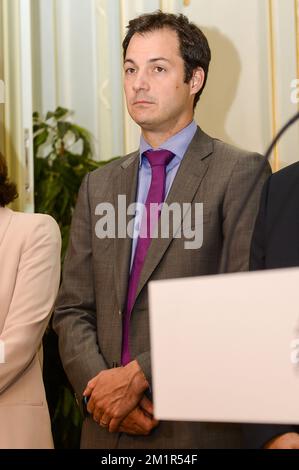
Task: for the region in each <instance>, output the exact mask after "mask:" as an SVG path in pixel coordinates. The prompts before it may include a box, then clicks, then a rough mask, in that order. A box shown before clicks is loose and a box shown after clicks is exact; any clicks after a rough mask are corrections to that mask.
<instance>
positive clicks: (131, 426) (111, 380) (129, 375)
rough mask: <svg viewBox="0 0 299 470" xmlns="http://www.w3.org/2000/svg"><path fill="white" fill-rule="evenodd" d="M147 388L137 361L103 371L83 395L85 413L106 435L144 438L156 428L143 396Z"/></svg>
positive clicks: (147, 402)
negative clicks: (90, 415)
mask: <svg viewBox="0 0 299 470" xmlns="http://www.w3.org/2000/svg"><path fill="white" fill-rule="evenodd" d="M148 387H149V384H148V382H147V380H146V378H145V376H144V374H143V372H142V370H141V368H140V366H139V364H138V362H137V361H132V362H130V363H129V364H127V365H126V366H125V367H117V368H113V369H107V370H104V371H102V372H100V373H99V374H98V375H96V376H95V377H94V378H93V379H91V380H90V381H89V382H88V384H87V387H86V389H85V390H84V392H83V395H84V396H87V397H89V401H88V405H87V410H88V412H89V413H91V414H92V416H93V419H94V420H95V421H96V422H97V423H99V424H100V425H101V426H103V427H107V429H108V430H109V432H116V431H118V432H126V433H128V434H134V435H137V434H141V435H147V434H149V433H150V432H151V430H152V429H153V428H154V427H156V426H157V425H158V421H157V420H155V419H154V418H153V405H152V403H151V401H150V400H148V399H147V398H146V397H145V396H144V392H145V390H146V389H147V388H148Z"/></svg>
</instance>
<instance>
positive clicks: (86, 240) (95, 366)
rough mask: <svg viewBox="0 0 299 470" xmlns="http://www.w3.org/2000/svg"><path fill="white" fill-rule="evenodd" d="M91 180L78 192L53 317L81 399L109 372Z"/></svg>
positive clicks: (63, 356) (63, 357) (65, 361)
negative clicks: (101, 327)
mask: <svg viewBox="0 0 299 470" xmlns="http://www.w3.org/2000/svg"><path fill="white" fill-rule="evenodd" d="M88 179H89V175H86V177H85V178H84V180H83V182H82V185H81V188H80V191H79V195H78V200H77V204H76V208H75V211H74V215H73V219H72V227H71V233H70V240H69V245H68V250H67V254H66V258H65V262H64V271H63V282H62V285H61V288H60V291H59V294H58V298H57V302H56V306H55V312H54V317H53V327H54V330H55V331H56V333H57V334H58V337H59V351H60V356H61V360H62V363H63V367H64V369H65V371H66V373H67V376H68V378H69V380H70V382H71V384H72V386H73V387H74V390H75V392H76V395H77V397H78V398H79V399H80V398H81V397H82V393H83V391H84V389H85V387H86V385H87V382H88V381H89V380H90V379H91V378H92V377H94V376H96V375H97V374H98V373H99V372H101V371H102V370H104V369H106V368H107V365H106V363H105V361H104V358H103V356H102V354H101V352H100V350H99V345H98V339H97V317H96V300H95V291H94V278H93V263H92V246H91V220H90V206H89V198H88Z"/></svg>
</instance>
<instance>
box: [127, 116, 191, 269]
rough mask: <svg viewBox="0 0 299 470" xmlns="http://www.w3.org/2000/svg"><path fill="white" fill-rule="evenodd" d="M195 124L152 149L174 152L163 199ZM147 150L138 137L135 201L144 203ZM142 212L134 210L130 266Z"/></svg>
mask: <svg viewBox="0 0 299 470" xmlns="http://www.w3.org/2000/svg"><path fill="white" fill-rule="evenodd" d="M196 129H197V125H196V123H195V121H192V122H191V123H190V124H189V125H188V126H187V127H185V128H184V129H182V130H181V131H180V132H178V133H177V134H175V135H173V136H172V137H170V138H169V139H168V140H166V142H164V143H163V144H161V146H160V147H159V148H158V149H154V150H161V149H164V150H169V151H170V152H172V153H174V155H175V156H174V157H173V159H172V160H171V162H170V163H169V164H168V165H167V167H166V182H165V199H166V197H167V195H168V193H169V191H170V188H171V186H172V183H173V180H174V178H175V175H176V174H177V171H178V169H179V167H180V164H181V162H182V160H183V157H184V155H185V153H186V150H187V148H188V146H189V144H190V142H191V140H192V139H193V137H194V135H195V132H196ZM147 150H153V148H152V147H151V146H150V145H149V144H148V143H147V142H146V141H145V140H144V138H143V136H141V138H140V155H139V174H138V188H137V198H136V202H138V203H141V204H145V202H146V198H147V194H148V192H149V188H150V185H151V178H152V170H151V166H150V164H149V162H148V160H147V158H145V157H144V155H143V153H144V152H146V151H147ZM141 218H142V212H141V211H140V210H139V211H138V210H137V211H136V215H135V221H134V235H133V240H132V253H131V267H130V271H131V269H132V264H133V260H134V256H135V251H136V245H137V240H138V235H139V231H140V224H141Z"/></svg>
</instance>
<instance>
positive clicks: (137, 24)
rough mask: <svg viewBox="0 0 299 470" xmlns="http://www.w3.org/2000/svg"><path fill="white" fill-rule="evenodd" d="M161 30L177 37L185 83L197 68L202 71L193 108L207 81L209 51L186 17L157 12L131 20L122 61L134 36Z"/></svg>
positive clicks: (206, 42)
mask: <svg viewBox="0 0 299 470" xmlns="http://www.w3.org/2000/svg"><path fill="white" fill-rule="evenodd" d="M162 28H169V29H171V30H173V31H175V32H176V33H177V35H178V39H179V45H180V53H181V56H182V58H183V60H184V64H185V83H189V82H190V80H191V78H192V75H193V71H194V70H195V69H196V68H197V67H202V69H203V70H204V73H205V78H204V82H203V86H202V88H201V89H200V90H199V91H198V92H197V93H196V95H195V98H194V107H195V106H196V104H197V102H198V100H199V97H200V95H201V93H202V91H203V89H204V87H205V84H206V81H207V77H208V71H209V64H210V60H211V51H210V47H209V43H208V40H207V38H206V37H205V35H204V34H203V32H202V31H201V30H200V29H199V28H198V27H197V26H196V25H195V24H194V23H191V22H190V21H189V20H188V18H187V17H186V16H184V15H182V14H180V15H174V14H172V13H163V12H162V11H161V10H158V11H156V12H154V13H147V14H145V15H141V16H138V17H137V18H134V19H133V20H131V21H130V22H129V24H128V26H127V29H128V31H127V34H126V37H125V39H124V40H123V55H124V59H125V57H126V53H127V49H128V45H129V42H130V40H131V39H132V36H133V35H134V34H136V33H138V34H144V33H148V32H153V31H156V30H159V29H162Z"/></svg>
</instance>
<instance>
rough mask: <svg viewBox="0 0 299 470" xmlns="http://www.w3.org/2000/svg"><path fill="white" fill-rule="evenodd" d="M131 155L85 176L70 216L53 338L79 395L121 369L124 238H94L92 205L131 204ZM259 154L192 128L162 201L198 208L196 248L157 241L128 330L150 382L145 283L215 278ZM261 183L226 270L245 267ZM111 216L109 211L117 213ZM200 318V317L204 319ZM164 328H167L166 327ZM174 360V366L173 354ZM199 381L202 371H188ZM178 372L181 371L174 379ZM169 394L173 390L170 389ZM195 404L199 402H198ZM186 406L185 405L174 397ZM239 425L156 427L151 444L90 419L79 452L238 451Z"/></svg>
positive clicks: (127, 245) (134, 158) (127, 252)
mask: <svg viewBox="0 0 299 470" xmlns="http://www.w3.org/2000/svg"><path fill="white" fill-rule="evenodd" d="M138 155H139V154H138V152H134V153H132V154H130V155H128V156H125V157H123V158H122V159H120V160H116V161H113V162H111V163H110V164H108V165H106V166H105V167H104V168H101V169H99V170H96V171H94V172H92V173H90V174H88V175H87V176H86V177H85V179H84V181H83V183H82V186H81V189H80V193H79V197H78V202H77V206H76V210H75V213H74V217H73V222H72V229H71V236H70V243H69V248H68V253H67V257H66V261H65V268H64V275H63V283H62V286H61V290H60V293H59V296H58V300H57V304H56V312H55V315H54V328H55V330H56V332H57V333H58V335H59V345H60V346H59V347H60V354H61V358H62V361H63V365H64V368H65V370H66V373H67V375H68V377H69V380H70V382H71V383H72V385H73V387H74V389H75V391H76V394H77V396H78V397H81V396H82V392H83V390H84V388H85V386H86V384H87V382H88V381H89V380H90V379H91V378H92V377H94V376H95V375H96V374H98V373H99V372H100V371H101V370H103V369H105V368H110V367H112V365H113V363H114V362H117V363H118V364H120V359H121V341H122V312H123V311H124V306H125V301H126V293H127V285H128V277H129V266H130V256H131V244H132V243H131V239H130V238H129V237H126V238H115V239H111V238H106V239H99V238H98V237H97V236H96V233H95V226H96V223H97V222H98V220H99V216H98V215H96V214H95V212H96V206H97V205H98V204H99V203H102V202H108V203H111V204H113V205H114V207H117V197H118V195H120V194H121V195H126V197H127V204H130V203H132V202H134V201H135V197H136V189H137V178H138V161H139V159H138ZM260 158H261V157H260V156H259V155H257V154H252V153H249V152H245V151H241V150H239V149H236V148H234V147H232V146H230V145H227V144H224V143H223V142H221V141H219V140H216V139H212V138H210V137H209V136H207V135H206V134H205V133H204V132H202V131H201V130H200V129H199V128H198V130H197V132H196V134H195V136H194V138H193V140H192V142H191V144H190V146H189V148H188V150H187V152H186V154H185V156H184V158H183V160H182V163H181V166H180V168H179V170H178V172H177V175H176V177H175V180H174V182H173V185H172V187H171V190H170V192H169V194H168V196H167V200H166V201H167V202H168V203H169V204H170V203H172V202H179V203H183V202H184V203H188V202H189V203H192V204H194V203H195V202H201V203H203V212H204V215H203V224H204V234H203V237H204V238H203V245H202V247H201V248H200V249H198V250H190V249H189V250H187V249H184V242H185V241H186V240H185V239H184V238H181V239H180V238H172V237H171V236H170V237H168V238H157V239H153V240H152V243H151V245H150V248H149V251H148V254H147V258H146V261H145V264H144V267H143V271H142V273H141V278H140V281H139V287H138V291H137V296H136V300H135V305H134V307H133V311H132V316H131V324H130V349H131V356H132V358H135V359H137V361H138V362H139V364H140V366H141V367H142V369H143V371H144V373H145V375H146V377H147V378H148V380H149V381H150V380H151V362H150V338H149V325H148V295H147V284H148V282H149V281H150V280H154V279H168V278H176V277H186V276H198V275H206V274H215V273H217V272H218V270H219V263H220V259H221V254H222V246H223V240H224V239H225V237H226V234H227V232H228V230H229V227H230V225H231V221H232V220H233V218H234V214H235V213H236V211H237V210H238V208H239V204H240V199H241V197H242V196H243V194H244V192H245V191H246V190H247V188H248V187H249V184H250V182H251V181H252V178H253V177H254V175H255V172H256V170H257V167H258V165H259V163H260ZM269 174H270V169H269V167H267V168H266V169H265V172H264V177H263V178H262V181H260V184H259V186H258V188H257V189H256V191H255V193H254V195H253V197H252V198H251V200H250V202H249V204H248V206H247V208H246V210H245V211H244V213H243V216H242V218H241V220H240V222H239V224H238V227H237V230H236V231H235V235H234V239H233V244H232V250H231V253H230V258H229V271H231V272H233V271H243V270H247V269H248V258H249V246H250V240H251V234H252V229H253V225H254V221H255V217H256V213H257V210H258V203H259V198H260V190H261V186H262V184H263V182H264V180H265V179H266V177H267V176H269ZM116 215H117V210H116ZM207 314H208V312H207ZM169 327H170V330H171V325H170V326H169ZM177 353H178V352H177V351H176V352H174V360H175V354H177ZM194 373H200V371H194ZM178 374H179V371H178ZM169 393H171V390H170V391H169ZM198 399H199V400H200V397H198ZM182 400H184V397H182ZM240 445H241V432H240V427H239V426H238V425H234V424H230V425H226V424H215V423H184V422H180V423H177V422H161V423H160V425H159V426H158V428H156V429H155V430H154V431H153V432H152V434H151V435H150V436H146V437H143V436H137V437H133V436H129V435H127V434H124V433H119V434H109V433H108V431H107V430H106V429H104V428H101V427H99V426H98V425H97V424H96V423H95V422H94V421H93V420H92V419H91V418H90V417H88V418H86V419H85V420H84V424H83V429H82V437H81V446H82V447H84V448H88V447H89V448H90V447H93V448H116V447H119V448H166V449H167V448H217V447H218V448H219V447H222V448H223V447H224V448H227V447H240Z"/></svg>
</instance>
